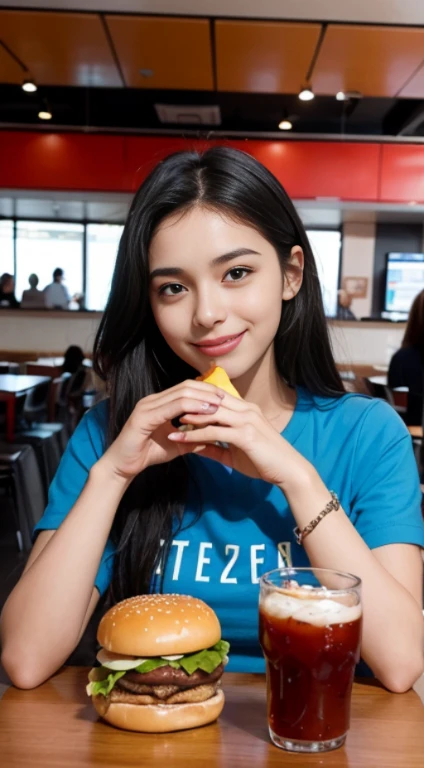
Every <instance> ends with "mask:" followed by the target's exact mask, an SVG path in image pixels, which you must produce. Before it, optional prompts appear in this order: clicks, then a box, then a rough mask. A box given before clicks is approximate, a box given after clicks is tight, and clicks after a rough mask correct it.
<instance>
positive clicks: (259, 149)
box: [0, 131, 424, 202]
mask: <svg viewBox="0 0 424 768" xmlns="http://www.w3.org/2000/svg"><path fill="white" fill-rule="evenodd" d="M214 144H224V145H226V146H232V147H235V148H238V149H242V150H244V151H246V152H249V153H250V154H252V155H253V156H254V157H256V158H257V159H258V160H260V161H261V162H262V163H264V165H266V166H267V167H268V168H269V169H270V170H271V171H272V172H273V173H274V174H275V175H276V176H277V178H278V179H279V180H280V181H281V183H282V184H283V185H284V186H285V187H286V189H287V191H288V193H289V194H290V195H291V196H292V197H294V198H296V199H314V198H316V197H335V198H340V199H342V200H360V201H361V200H362V201H368V202H369V201H373V200H377V199H378V183H379V163H380V150H381V147H380V146H379V145H378V144H361V143H353V142H352V143H349V142H346V143H345V142H318V141H315V142H307V141H304V142H303V141H299V142H296V141H283V140H282V141H268V140H256V139H255V140H251V139H245V140H243V139H240V140H237V141H232V140H222V139H220V140H212V141H206V140H199V141H196V140H194V139H182V138H173V137H144V136H118V135H104V134H95V135H94V134H88V135H86V134H74V133H36V132H26V131H22V132H11V131H3V132H0V187H4V188H8V187H9V188H17V189H53V190H59V189H60V190H81V191H83V190H93V191H119V192H123V191H134V190H135V189H136V188H137V187H138V186H139V184H140V183H141V181H142V180H143V178H145V176H146V175H147V174H148V173H149V171H150V170H151V169H152V168H153V167H154V165H155V164H156V163H157V162H158V160H160V159H161V158H163V157H165V156H166V155H168V154H169V153H170V152H174V151H176V150H181V149H189V148H196V149H199V148H200V149H203V148H206V147H207V146H213V145H214ZM418 149H419V148H418ZM422 151H423V153H424V148H423V150H422ZM423 156H424V155H423Z"/></svg>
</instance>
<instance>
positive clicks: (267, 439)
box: [168, 393, 311, 490]
mask: <svg viewBox="0 0 424 768" xmlns="http://www.w3.org/2000/svg"><path fill="white" fill-rule="evenodd" d="M180 421H181V423H183V424H193V426H195V427H196V429H195V430H192V431H188V432H171V434H169V435H168V439H170V440H172V441H175V442H178V443H184V445H185V446H186V445H187V444H188V443H190V444H192V445H193V452H195V453H200V454H201V455H202V456H205V457H206V458H208V459H214V460H215V461H218V462H220V463H221V464H225V465H226V466H228V467H232V468H233V469H235V470H237V471H238V472H242V473H243V474H244V475H248V476H249V477H254V478H260V479H262V480H265V481H266V482H267V483H272V484H273V485H278V486H279V487H280V488H281V489H282V490H284V486H285V485H286V484H287V483H290V482H292V481H293V480H295V478H299V479H300V478H301V477H302V476H306V475H307V473H308V470H310V469H311V465H310V464H309V462H308V461H307V460H306V459H305V458H304V457H303V456H302V455H301V454H300V453H298V451H296V450H295V449H294V448H293V447H292V446H291V445H290V443H288V442H287V440H285V439H284V437H282V436H281V435H280V433H279V432H278V431H277V430H276V429H275V428H274V427H273V425H272V424H271V422H270V421H268V419H266V418H265V416H264V415H263V413H262V411H261V409H260V408H259V407H258V406H257V405H254V404H253V403H248V402H246V400H242V399H238V398H237V397H233V396H232V395H229V394H227V393H226V394H225V397H224V399H223V401H222V403H221V404H220V405H219V407H218V411H217V412H216V414H214V415H213V416H210V415H206V414H205V415H203V414H188V415H186V416H184V417H183V418H181V419H180ZM217 442H219V443H226V444H227V445H228V448H223V447H221V446H218V445H215V443H217Z"/></svg>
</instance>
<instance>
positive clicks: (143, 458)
mask: <svg viewBox="0 0 424 768" xmlns="http://www.w3.org/2000/svg"><path fill="white" fill-rule="evenodd" d="M224 397H225V392H223V390H222V389H219V388H218V387H215V386H214V385H213V384H207V383H205V382H204V381H196V380H188V381H184V382H182V383H181V384H177V385H176V386H175V387H172V388H171V389H166V390H165V391H164V392H159V393H158V394H154V395H148V396H147V397H144V398H143V399H142V400H139V402H138V403H137V405H136V406H135V408H134V410H133V412H132V414H131V416H130V417H129V419H128V421H127V422H126V423H125V425H124V427H123V429H122V430H121V432H120V434H119V435H118V437H117V438H116V439H115V440H114V441H113V443H112V445H111V446H110V447H109V448H108V449H107V451H106V452H105V453H104V455H103V456H102V458H101V459H99V461H98V462H97V464H102V465H103V466H106V467H107V468H108V469H109V470H112V472H114V473H115V474H116V475H117V476H118V477H120V478H123V479H126V480H127V481H131V480H132V479H133V478H134V477H135V476H136V475H138V474H139V473H140V472H142V471H143V470H144V469H146V467H149V466H151V465H152V464H163V463H165V462H168V461H172V460H173V459H175V458H176V457H177V456H181V455H182V454H184V453H192V452H193V450H195V449H196V446H195V445H181V444H178V443H172V442H171V441H170V440H168V435H169V434H170V432H173V431H175V427H173V426H172V424H171V420H172V419H175V418H177V417H178V416H181V415H182V414H190V413H203V414H208V413H210V414H214V413H216V411H217V410H218V408H219V405H220V403H221V401H222V399H223V398H224Z"/></svg>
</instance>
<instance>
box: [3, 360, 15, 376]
mask: <svg viewBox="0 0 424 768" xmlns="http://www.w3.org/2000/svg"><path fill="white" fill-rule="evenodd" d="M0 373H12V374H14V375H15V376H16V375H17V374H18V373H19V363H8V362H7V361H5V360H2V362H1V363H0Z"/></svg>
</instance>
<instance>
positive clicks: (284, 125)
mask: <svg viewBox="0 0 424 768" xmlns="http://www.w3.org/2000/svg"><path fill="white" fill-rule="evenodd" d="M278 127H279V129H280V131H291V129H292V128H293V123H291V122H290V120H281V122H280V123H278Z"/></svg>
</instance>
